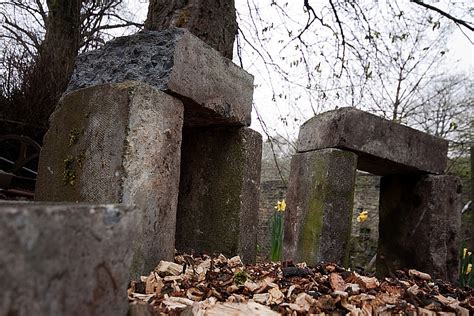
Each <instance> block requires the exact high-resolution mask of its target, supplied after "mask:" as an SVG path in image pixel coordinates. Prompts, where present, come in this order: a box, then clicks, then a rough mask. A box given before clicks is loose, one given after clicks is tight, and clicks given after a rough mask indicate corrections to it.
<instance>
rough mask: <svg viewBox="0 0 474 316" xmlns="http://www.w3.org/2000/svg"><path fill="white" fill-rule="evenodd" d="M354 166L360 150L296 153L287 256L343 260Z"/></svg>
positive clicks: (312, 261) (288, 213)
mask: <svg viewBox="0 0 474 316" xmlns="http://www.w3.org/2000/svg"><path fill="white" fill-rule="evenodd" d="M356 165H357V155H356V154H354V153H352V152H348V151H343V150H339V149H323V150H316V151H312V152H307V153H297V154H296V155H294V156H293V158H292V161H291V177H290V183H289V188H288V194H287V208H286V212H285V232H284V241H283V257H284V259H285V260H288V259H292V260H294V261H297V262H301V261H305V262H307V263H308V264H316V263H318V262H319V261H326V262H336V263H338V264H343V263H345V259H346V256H347V255H348V247H349V244H348V243H349V240H350V233H351V217H352V207H353V203H354V182H355V176H356Z"/></svg>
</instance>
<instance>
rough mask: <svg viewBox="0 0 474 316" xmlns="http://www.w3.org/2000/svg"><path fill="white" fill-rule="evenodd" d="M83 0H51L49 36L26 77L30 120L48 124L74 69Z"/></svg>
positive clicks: (48, 25)
mask: <svg viewBox="0 0 474 316" xmlns="http://www.w3.org/2000/svg"><path fill="white" fill-rule="evenodd" d="M81 2H82V1H81V0H48V1H47V5H48V9H49V13H48V17H47V20H46V34H45V39H44V41H43V42H42V43H41V46H40V48H39V52H38V56H37V58H36V60H35V63H34V65H33V66H32V68H31V71H30V73H29V74H28V75H27V77H26V78H25V79H26V80H25V82H24V87H23V89H22V90H23V91H24V93H23V96H22V99H23V100H22V101H23V102H21V103H22V107H23V108H24V109H25V110H26V109H28V112H26V113H28V115H27V116H26V117H25V119H26V121H27V122H28V123H35V124H36V125H41V126H47V124H48V118H49V115H50V114H51V113H52V111H53V110H54V108H55V106H56V103H57V101H58V100H59V98H60V97H61V94H62V93H63V92H64V91H65V90H66V86H67V84H68V82H69V79H70V77H71V74H72V71H73V69H74V61H75V58H76V56H77V53H78V50H79V42H80V25H81V21H80V12H81Z"/></svg>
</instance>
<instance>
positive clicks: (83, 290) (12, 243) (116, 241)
mask: <svg viewBox="0 0 474 316" xmlns="http://www.w3.org/2000/svg"><path fill="white" fill-rule="evenodd" d="M140 216H141V213H140V211H138V210H136V209H134V208H132V207H130V206H124V205H103V206H97V205H85V204H43V203H8V202H7V203H0V280H1V282H0V315H17V316H23V315H24V316H27V315H38V316H41V315H45V316H46V315H78V316H79V315H81V316H82V315H126V313H127V310H128V300H127V287H128V283H129V281H130V279H129V277H130V264H131V262H132V256H133V239H134V236H135V233H136V231H137V229H138V226H139V223H140Z"/></svg>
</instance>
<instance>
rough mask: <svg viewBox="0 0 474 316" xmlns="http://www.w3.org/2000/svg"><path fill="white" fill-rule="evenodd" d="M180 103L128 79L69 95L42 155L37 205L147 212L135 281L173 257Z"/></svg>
mask: <svg viewBox="0 0 474 316" xmlns="http://www.w3.org/2000/svg"><path fill="white" fill-rule="evenodd" d="M182 124H183V105H182V103H181V102H180V101H179V100H177V99H175V98H173V97H171V96H169V95H167V94H166V93H164V92H161V91H159V90H157V89H155V88H153V87H151V86H149V85H147V84H143V83H139V82H131V81H129V82H125V83H121V84H105V85H100V86H94V87H90V88H86V89H81V90H78V91H75V92H72V93H69V94H67V95H65V96H64V97H63V98H62V99H61V101H60V103H59V106H58V108H57V110H56V111H55V112H54V114H53V115H52V117H51V122H50V129H49V131H48V132H47V134H46V136H45V138H44V146H43V149H42V151H41V155H40V161H39V168H38V169H39V170H38V179H37V185H36V200H39V201H70V202H75V201H80V202H91V203H126V204H134V205H137V206H138V207H139V209H141V210H143V212H144V214H143V225H142V228H141V230H140V231H139V232H137V234H138V235H139V239H140V241H139V242H138V244H137V252H136V258H135V259H134V264H133V271H134V276H138V275H140V274H142V273H144V274H148V273H149V271H151V270H153V268H154V267H155V265H156V264H157V263H158V262H159V260H162V259H166V260H172V258H173V256H174V233H175V225H176V207H177V197H178V189H179V173H180V171H179V169H180V153H181V129H182Z"/></svg>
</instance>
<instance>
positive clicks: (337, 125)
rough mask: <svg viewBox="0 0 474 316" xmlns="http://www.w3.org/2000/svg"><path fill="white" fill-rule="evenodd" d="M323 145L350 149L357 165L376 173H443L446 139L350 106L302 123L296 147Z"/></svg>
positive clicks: (306, 147) (320, 146)
mask: <svg viewBox="0 0 474 316" xmlns="http://www.w3.org/2000/svg"><path fill="white" fill-rule="evenodd" d="M323 148H340V149H345V150H350V151H353V152H355V153H357V155H358V166H357V167H358V169H360V170H364V171H368V172H370V173H374V174H378V175H389V174H400V173H409V172H420V171H421V172H429V173H442V172H443V171H444V170H445V168H446V163H447V151H448V142H447V141H446V140H444V139H441V138H437V137H435V136H431V135H429V134H426V133H423V132H420V131H417V130H414V129H412V128H409V127H407V126H404V125H400V124H397V123H394V122H391V121H388V120H385V119H382V118H380V117H378V116H375V115H373V114H370V113H367V112H364V111H361V110H357V109H355V108H351V107H349V108H341V109H338V110H334V111H329V112H325V113H322V114H320V115H317V116H315V117H313V118H312V119H310V120H309V121H307V122H306V123H304V124H303V125H302V126H301V129H300V133H299V138H298V151H299V152H305V151H311V150H315V149H323Z"/></svg>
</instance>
